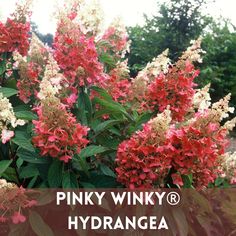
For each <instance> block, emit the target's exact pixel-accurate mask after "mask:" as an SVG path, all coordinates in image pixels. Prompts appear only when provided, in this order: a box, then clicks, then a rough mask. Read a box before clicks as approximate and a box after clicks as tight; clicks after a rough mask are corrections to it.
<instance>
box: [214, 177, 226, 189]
mask: <svg viewBox="0 0 236 236" xmlns="http://www.w3.org/2000/svg"><path fill="white" fill-rule="evenodd" d="M223 182H224V179H223V178H220V177H218V178H217V179H216V180H215V186H217V187H219V186H220V185H221V184H223Z"/></svg>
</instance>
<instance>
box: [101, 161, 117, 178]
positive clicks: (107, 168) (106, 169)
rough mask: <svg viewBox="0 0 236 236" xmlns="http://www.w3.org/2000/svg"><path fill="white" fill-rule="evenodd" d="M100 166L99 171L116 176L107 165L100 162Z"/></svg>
mask: <svg viewBox="0 0 236 236" xmlns="http://www.w3.org/2000/svg"><path fill="white" fill-rule="evenodd" d="M100 168H101V171H102V173H103V174H104V175H107V176H111V177H113V178H116V175H115V173H114V172H113V171H112V170H111V169H110V168H109V167H108V166H106V165H103V164H101V165H100Z"/></svg>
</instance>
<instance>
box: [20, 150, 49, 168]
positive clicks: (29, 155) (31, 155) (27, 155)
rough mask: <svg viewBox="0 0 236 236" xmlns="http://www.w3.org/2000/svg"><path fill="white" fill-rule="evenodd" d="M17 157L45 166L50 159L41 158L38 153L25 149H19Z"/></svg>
mask: <svg viewBox="0 0 236 236" xmlns="http://www.w3.org/2000/svg"><path fill="white" fill-rule="evenodd" d="M16 154H17V156H18V157H20V158H21V159H22V160H23V161H26V162H29V163H35V164H45V163H48V161H49V159H48V158H46V157H40V156H39V155H38V154H37V153H36V152H31V151H28V150H25V149H23V148H18V150H17V153H16Z"/></svg>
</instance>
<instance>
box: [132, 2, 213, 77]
mask: <svg viewBox="0 0 236 236" xmlns="http://www.w3.org/2000/svg"><path fill="white" fill-rule="evenodd" d="M205 4H206V1H204V0H173V1H169V2H166V3H163V4H162V5H161V6H159V11H158V13H157V14H155V15H154V16H153V17H150V18H148V17H147V16H145V24H144V26H143V27H141V26H135V27H130V28H129V29H128V31H129V36H130V39H131V41H132V44H131V52H130V55H129V57H128V59H129V64H130V66H131V72H132V74H133V75H135V74H137V71H138V70H140V69H142V68H143V67H144V66H145V65H146V63H147V62H150V61H151V60H152V59H153V58H154V57H156V56H157V55H159V54H160V53H161V52H163V51H164V50H165V49H167V48H169V52H170V58H171V59H173V60H176V59H177V58H178V57H179V56H180V53H181V52H183V51H184V50H185V49H186V48H187V47H188V45H189V42H190V40H192V39H196V38H198V37H199V35H200V34H201V33H202V31H203V29H204V28H205V27H206V26H207V25H208V24H209V23H210V22H211V18H210V17H209V16H206V15H204V14H203V13H202V11H201V9H202V8H203V7H204V6H205Z"/></svg>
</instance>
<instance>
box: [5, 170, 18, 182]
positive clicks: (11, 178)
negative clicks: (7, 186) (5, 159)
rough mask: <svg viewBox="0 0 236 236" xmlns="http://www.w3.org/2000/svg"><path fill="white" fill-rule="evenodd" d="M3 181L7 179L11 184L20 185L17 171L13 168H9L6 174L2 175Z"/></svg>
mask: <svg viewBox="0 0 236 236" xmlns="http://www.w3.org/2000/svg"><path fill="white" fill-rule="evenodd" d="M1 177H2V178H3V179H6V180H7V181H9V182H14V183H17V184H19V181H18V178H17V175H16V170H15V169H14V168H12V167H8V168H7V169H6V170H5V171H4V173H3V174H2V175H1Z"/></svg>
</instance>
